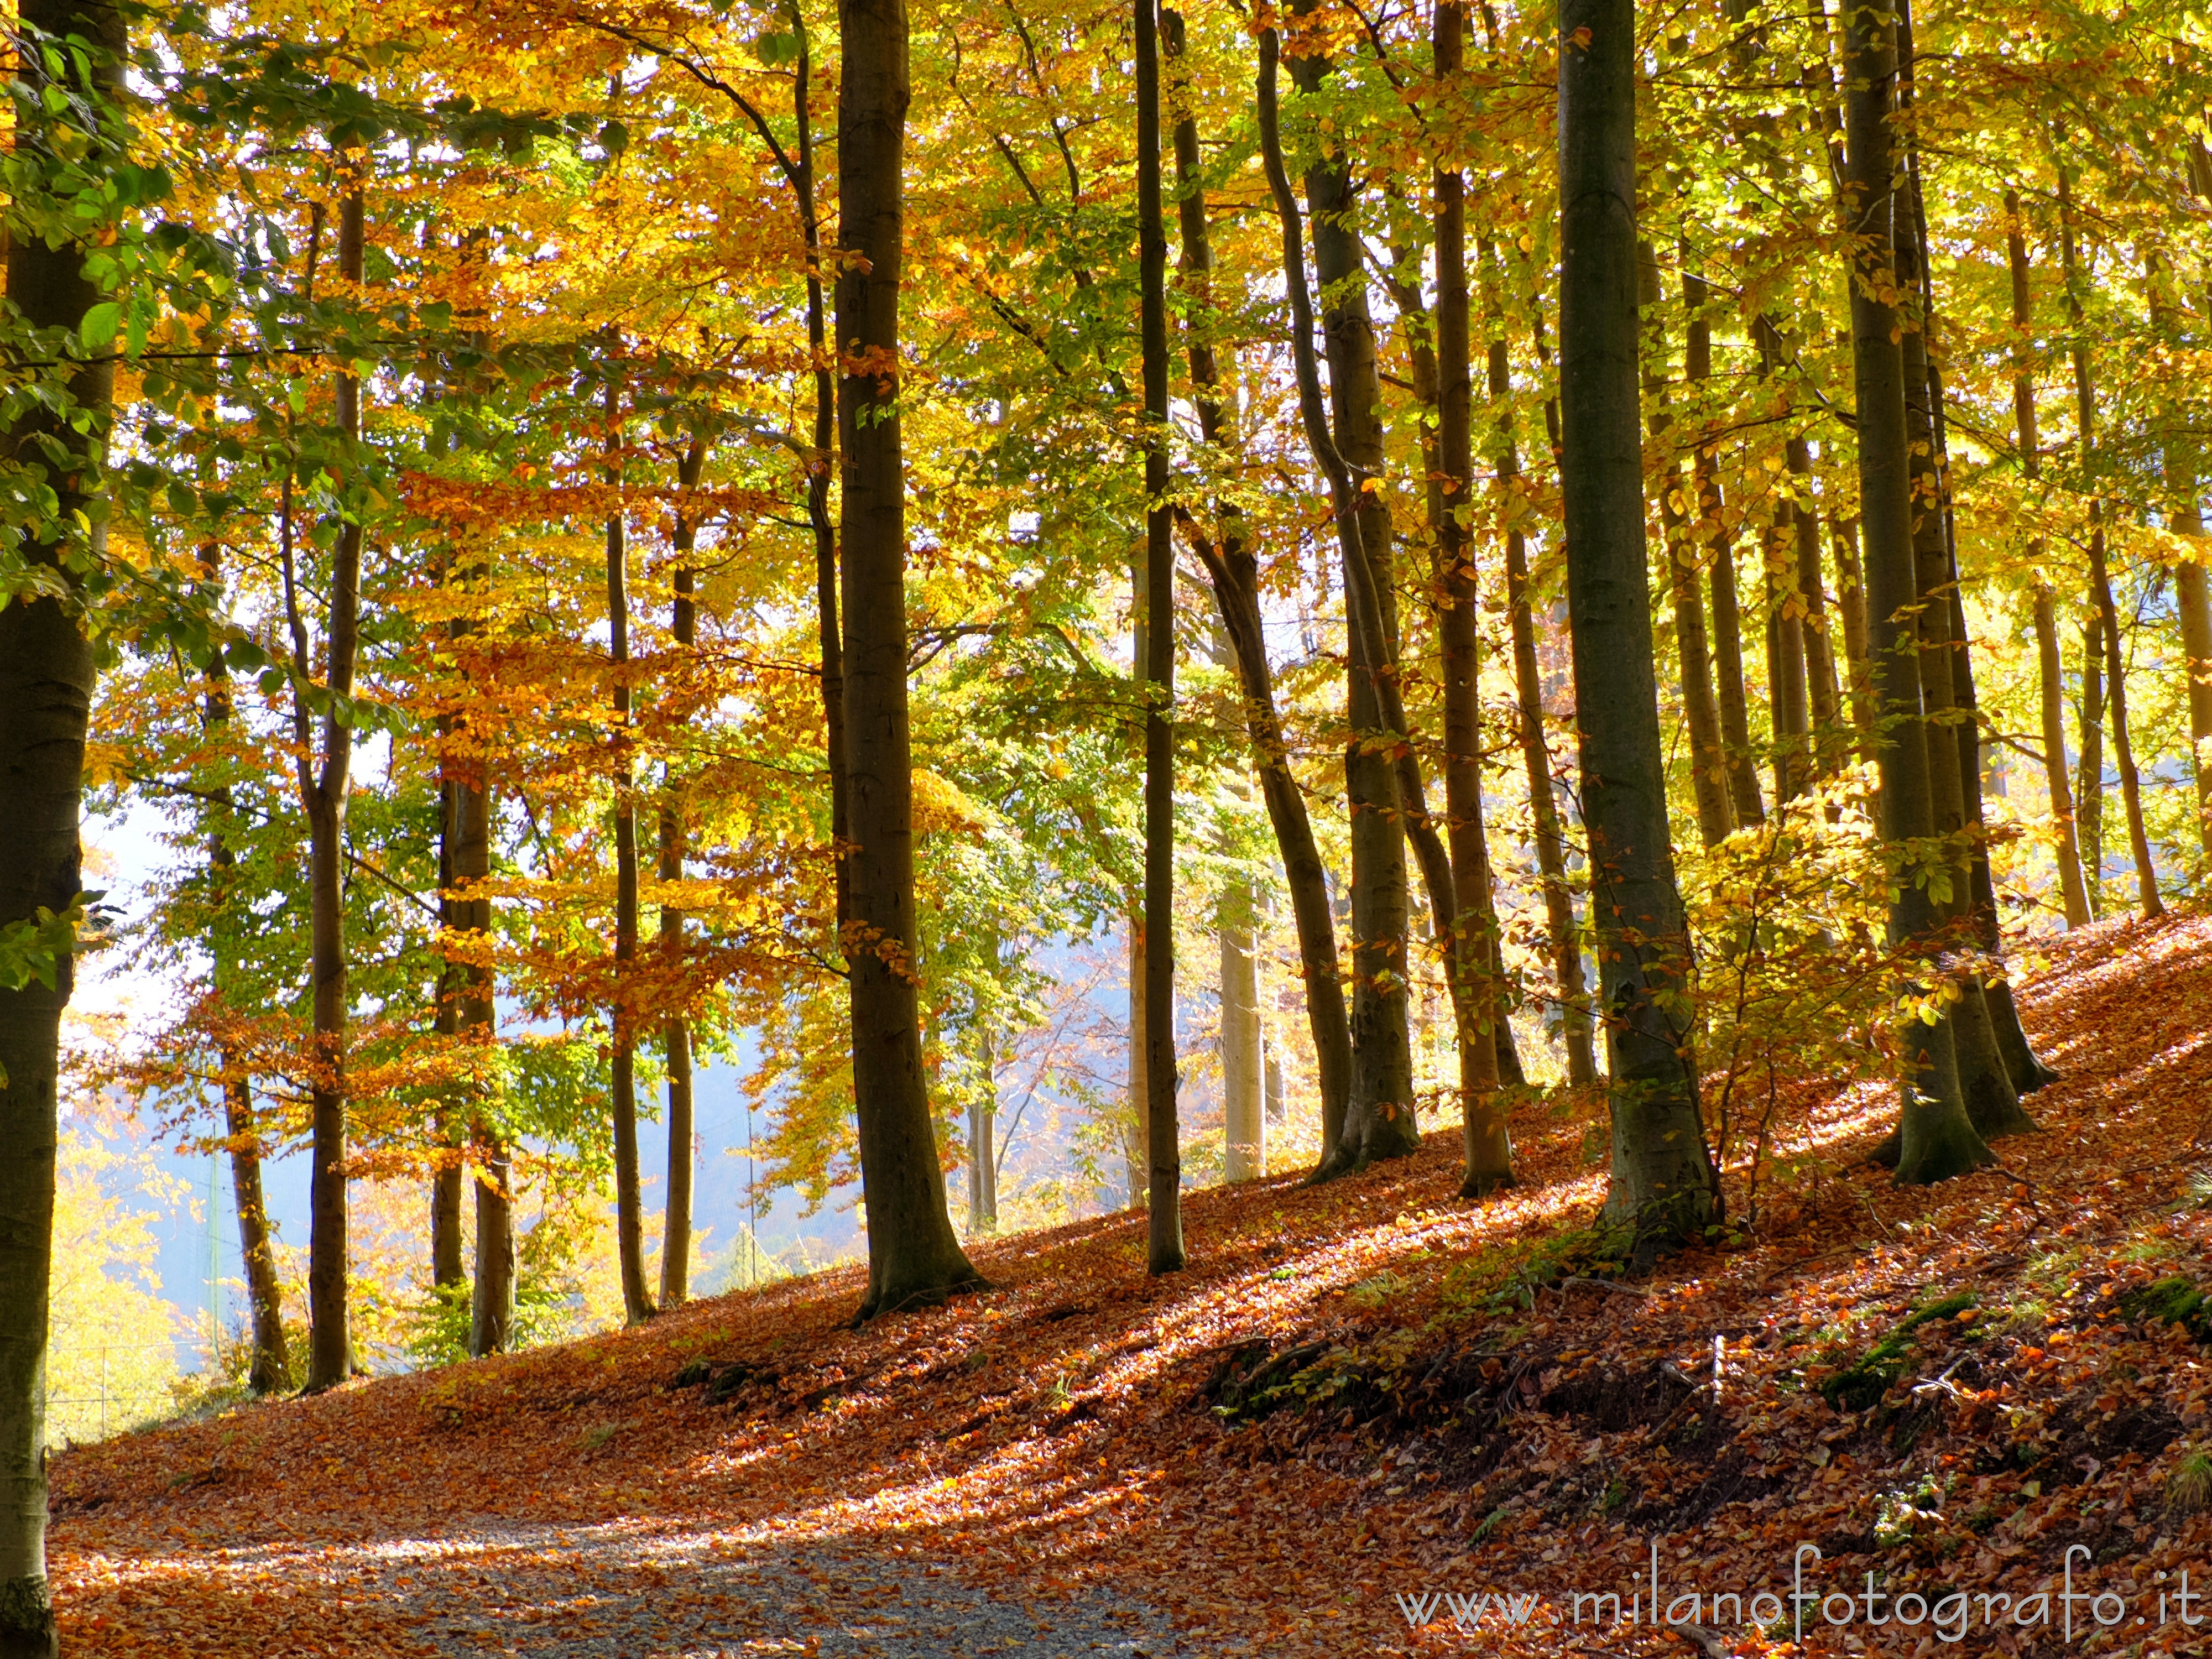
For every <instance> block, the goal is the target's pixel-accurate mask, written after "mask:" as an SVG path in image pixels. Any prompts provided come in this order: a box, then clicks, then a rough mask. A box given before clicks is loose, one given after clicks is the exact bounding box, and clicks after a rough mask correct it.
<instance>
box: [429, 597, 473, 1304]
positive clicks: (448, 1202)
mask: <svg viewBox="0 0 2212 1659" xmlns="http://www.w3.org/2000/svg"><path fill="white" fill-rule="evenodd" d="M452 632H453V634H454V635H458V634H459V632H460V628H459V624H458V623H456V624H454V626H453V629H452ZM437 730H438V749H439V762H438V768H439V773H440V776H439V779H438V931H439V933H440V935H441V943H442V942H443V939H444V938H445V936H447V935H450V934H451V933H452V932H453V929H454V927H456V926H457V925H458V924H457V923H456V922H455V921H454V920H453V897H452V895H453V865H454V859H455V857H456V855H457V853H458V850H459V840H460V819H459V813H460V800H459V785H458V784H457V783H456V782H455V781H454V780H453V777H452V776H451V772H452V761H451V755H452V750H453V741H454V740H453V732H454V722H453V718H452V716H450V715H444V714H441V715H440V716H439V718H438V726H437ZM435 995H436V997H437V999H438V1006H437V1008H436V1010H435V1012H433V1014H432V1015H431V1018H430V1029H431V1030H433V1031H434V1032H435V1033H436V1034H437V1035H438V1036H440V1037H442V1038H444V1039H446V1040H447V1046H448V1047H449V1048H451V1047H453V1046H455V1045H453V1041H452V1040H453V1037H454V1036H456V1035H458V1033H459V1030H460V1015H461V1008H460V997H461V964H460V963H458V962H455V961H453V959H452V958H451V957H447V959H446V960H445V961H444V962H442V963H440V964H439V968H438V981H437V989H436V992H435ZM448 1063H449V1064H453V1065H458V1063H459V1062H458V1058H457V1057H449V1060H448ZM431 1127H432V1139H433V1140H434V1141H435V1145H436V1147H437V1156H438V1163H437V1164H436V1166H435V1168H434V1169H433V1170H431V1172H430V1283H431V1285H432V1287H433V1288H434V1289H435V1291H437V1292H438V1293H439V1294H441V1295H442V1296H450V1297H455V1298H457V1299H458V1297H459V1295H460V1293H461V1291H460V1287H461V1285H463V1284H465V1282H466V1281H467V1279H468V1276H469V1271H468V1264H467V1261H466V1260H465V1253H464V1251H463V1250H462V1248H461V1193H462V1188H463V1186H464V1185H465V1182H467V1180H468V1166H467V1160H466V1159H465V1158H464V1157H463V1155H462V1152H461V1142H460V1137H461V1127H460V1124H459V1120H458V1118H457V1117H456V1115H455V1114H454V1111H453V1103H452V1102H451V1101H450V1100H449V1099H447V1098H445V1097H441V1098H440V1100H439V1101H438V1103H437V1108H436V1115H435V1117H434V1119H433V1120H432V1124H431Z"/></svg>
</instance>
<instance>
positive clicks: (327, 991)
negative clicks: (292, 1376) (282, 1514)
mask: <svg viewBox="0 0 2212 1659" xmlns="http://www.w3.org/2000/svg"><path fill="white" fill-rule="evenodd" d="M345 165H346V166H347V167H349V168H351V169H355V170H356V177H355V178H354V179H353V181H352V183H351V185H350V186H349V188H348V190H347V191H346V193H345V197H344V199H343V202H342V203H341V204H340V206H339V209H338V275H339V276H341V277H342V278H343V279H345V280H346V281H348V282H350V283H359V282H360V281H361V276H362V234H363V225H362V190H361V183H360V179H359V176H358V170H360V169H365V168H366V167H368V158H367V157H366V156H365V155H362V154H361V153H360V152H357V151H356V152H354V153H353V155H351V157H350V158H349V160H348V161H347V162H346V163H345ZM337 423H338V430H339V433H340V435H342V436H343V438H344V439H345V441H347V443H348V444H349V445H353V446H357V445H358V444H359V443H360V441H361V383H360V381H358V380H356V379H355V377H354V376H353V375H352V374H350V373H341V374H339V375H338V376H337ZM330 595H331V597H330V613H329V620H328V625H327V627H326V629H325V635H324V652H325V658H326V662H325V684H326V685H327V687H328V690H329V691H330V702H329V703H328V704H327V705H326V708H327V712H326V713H325V715H324V717H323V738H322V764H321V768H320V770H319V773H316V774H313V775H311V772H310V769H311V768H312V767H313V759H312V752H311V750H309V749H308V748H307V745H306V744H304V743H303V744H302V745H301V751H300V762H299V767H300V784H301V793H302V794H303V795H304V796H305V797H306V800H305V803H304V804H305V805H306V808H307V829H308V877H307V879H308V889H309V893H310V909H311V914H312V915H313V923H312V928H313V945H312V951H311V955H312V958H313V969H312V971H313V981H314V1030H315V1069H314V1080H313V1085H312V1088H311V1091H310V1093H311V1097H312V1101H313V1105H312V1108H311V1121H312V1124H313V1130H312V1134H311V1156H312V1159H313V1161H312V1163H311V1164H310V1166H309V1174H308V1177H307V1180H308V1196H307V1210H308V1235H307V1322H308V1326H307V1391H308V1392H309V1393H311V1394H313V1393H319V1392H320V1391H321V1390H323V1389H331V1388H336V1387H337V1385H338V1384H339V1383H343V1382H344V1381H345V1380H346V1378H347V1377H348V1376H350V1375H351V1374H352V1371H353V1334H352V1330H351V1328H350V1326H349V1322H348V1316H347V1305H346V1303H347V1284H346V1280H347V1274H348V1271H349V1268H348V1248H347V1241H346V1228H347V1218H346V1210H347V1204H346V1167H345V1166H346V1156H347V1152H346V1081H345V1066H346V1015H347V991H346V955H345V884H344V881H343V869H342V866H343V861H344V854H345V819H346V794H347V791H348V789H349V787H350V770H351V767H352V763H353V725H352V716H351V714H350V712H349V710H348V709H347V708H346V707H345V705H344V704H343V703H342V702H340V701H339V700H340V699H341V698H343V699H350V698H351V697H352V696H353V677H354V664H355V659H356V656H357V655H358V654H359V652H360V647H361V525H360V522H359V520H358V519H357V518H356V517H355V516H354V515H353V514H350V513H349V514H347V515H346V516H345V517H343V519H342V520H341V521H340V523H339V526H338V533H337V546H336V550H335V552H334V555H333V557H332V562H331V589H330ZM299 654H301V655H304V653H299ZM297 666H298V667H299V668H300V669H301V682H300V683H301V684H304V683H305V677H306V665H305V663H304V662H302V663H300V664H298V665H297ZM298 695H299V694H298V693H296V692H295V698H296V697H297V696H298ZM295 723H296V724H297V725H298V726H305V725H306V723H307V713H306V710H305V709H304V708H301V709H300V710H299V711H298V712H297V713H296V714H295Z"/></svg>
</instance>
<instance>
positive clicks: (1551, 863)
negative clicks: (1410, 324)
mask: <svg viewBox="0 0 2212 1659" xmlns="http://www.w3.org/2000/svg"><path fill="white" fill-rule="evenodd" d="M1493 310H1494V311H1495V313H1496V314H1497V317H1498V323H1499V325H1500V329H1501V332H1499V333H1498V334H1497V335H1494V336H1493V337H1492V339H1491V342H1490V361H1489V369H1490V395H1491V398H1492V400H1493V401H1494V402H1495V403H1496V404H1497V405H1498V408H1499V410H1501V415H1500V418H1499V441H1498V457H1497V459H1496V462H1495V466H1496V469H1497V473H1498V483H1499V486H1500V487H1501V488H1502V489H1505V490H1508V491H1515V490H1516V489H1517V487H1518V484H1519V480H1520V476H1521V463H1520V456H1519V454H1518V453H1517V451H1516V447H1515V445H1514V441H1513V433H1512V428H1511V426H1510V405H1509V404H1507V402H1506V399H1507V398H1509V397H1510V394H1511V392H1512V385H1513V380H1512V374H1511V365H1510V362H1509V361H1508V359H1507V356H1506V343H1505V339H1504V334H1503V332H1502V329H1503V325H1504V308H1503V306H1502V304H1501V305H1498V306H1495V307H1493ZM1509 513H1510V509H1509ZM1505 589H1506V606H1507V609H1508V610H1509V611H1510V613H1511V623H1512V629H1513V678H1514V687H1515V690H1516V696H1517V700H1518V702H1519V704H1520V711H1521V720H1520V738H1521V762H1522V769H1523V771H1524V772H1525V773H1526V775H1527V777H1528V814H1529V817H1530V819H1531V821H1532V823H1533V826H1534V830H1535V842H1536V868H1537V872H1538V873H1539V874H1540V875H1541V877H1542V878H1543V883H1544V922H1545V928H1546V931H1547V934H1548V935H1549V939H1550V944H1551V951H1552V970H1553V976H1554V979H1555V981H1556V983H1557V985H1558V987H1559V1010H1560V1018H1561V1024H1562V1030H1563V1031H1564V1034H1565V1039H1566V1049H1567V1081H1568V1082H1569V1083H1571V1084H1572V1085H1575V1086H1576V1087H1577V1088H1582V1087H1586V1086H1588V1085H1591V1084H1594V1083H1595V1082H1596V1081H1597V1059H1596V1056H1595V1054H1593V1053H1592V1052H1591V1043H1590V1018H1589V988H1588V987H1587V986H1586V985H1585V983H1584V981H1583V950H1582V933H1581V930H1580V929H1579V928H1578V927H1577V926H1576V925H1575V900H1574V894H1573V892H1572V890H1571V889H1570V888H1569V887H1568V885H1567V857H1566V842H1565V838H1564V837H1563V836H1561V835H1560V833H1559V802H1558V800H1557V799H1555V798H1554V796H1553V793H1552V792H1553V778H1552V751H1551V745H1550V744H1549V742H1548V741H1547V738H1546V737H1545V733H1544V680H1543V675H1542V672H1541V669H1540V668H1539V666H1538V665H1537V661H1536V623H1535V615H1534V606H1533V605H1532V603H1531V599H1530V595H1529V592H1528V543H1527V540H1526V538H1524V537H1523V536H1522V531H1521V526H1520V518H1519V515H1518V514H1517V513H1510V516H1509V517H1508V520H1507V528H1506V532H1505Z"/></svg>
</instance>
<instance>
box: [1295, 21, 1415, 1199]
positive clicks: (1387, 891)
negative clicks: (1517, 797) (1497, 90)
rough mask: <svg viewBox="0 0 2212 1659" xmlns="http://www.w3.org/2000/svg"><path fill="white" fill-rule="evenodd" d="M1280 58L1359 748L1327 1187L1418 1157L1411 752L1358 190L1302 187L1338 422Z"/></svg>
mask: <svg viewBox="0 0 2212 1659" xmlns="http://www.w3.org/2000/svg"><path fill="white" fill-rule="evenodd" d="M1280 52H1281V42H1280V40H1279V38H1278V36H1277V34H1276V33H1275V31H1274V30H1273V29H1263V30H1262V31H1261V36H1260V82H1259V100H1258V102H1259V116H1260V131H1261V160H1262V161H1263V163H1264V164H1265V166H1266V167H1267V179H1268V186H1269V190H1270V191H1271V193H1272V194H1273V197H1274V201H1275V210H1276V215H1277V217H1278V219H1279V221H1280V222H1281V225H1282V233H1283V272H1284V277H1285V287H1286V289H1287V291H1288V293H1289V296H1290V301H1291V356H1292V358H1293V361H1294V363H1295V365H1296V368H1297V384H1298V408H1299V415H1300V420H1301V423H1302V424H1303V425H1304V428H1305V433H1306V442H1307V446H1308V447H1309V448H1310V450H1311V451H1312V453H1313V455H1314V459H1315V460H1316V463H1317V464H1318V465H1320V466H1321V468H1322V471H1323V473H1324V474H1325V475H1326V476H1327V477H1328V486H1329V498H1330V501H1331V505H1332V507H1333V509H1334V517H1335V521H1336V532H1337V541H1338V546H1339V550H1340V553H1341V555H1342V557H1343V561H1344V575H1345V611H1346V621H1347V622H1348V623H1349V625H1350V633H1351V650H1350V652H1349V653H1347V654H1348V655H1349V658H1350V682H1351V686H1350V690H1351V695H1350V697H1349V700H1348V701H1349V708H1348V712H1349V714H1350V718H1351V724H1352V730H1353V733H1354V737H1353V740H1352V744H1351V746H1350V749H1349V751H1348V753H1347V755H1346V762H1345V777H1346V795H1347V799H1348V804H1349V806H1350V809H1351V816H1352V825H1351V830H1352V835H1351V839H1352V1020H1351V1025H1352V1095H1351V1098H1350V1100H1349V1101H1348V1102H1347V1103H1346V1112H1345V1126H1344V1131H1343V1134H1342V1136H1341V1138H1340V1139H1339V1140H1338V1141H1337V1142H1336V1143H1335V1144H1334V1145H1332V1146H1326V1147H1324V1148H1323V1149H1322V1163H1321V1165H1320V1167H1319V1168H1318V1169H1317V1170H1316V1171H1315V1174H1316V1177H1317V1178H1322V1179H1326V1178H1328V1176H1334V1175H1337V1174H1340V1173H1343V1172H1345V1171H1346V1170H1351V1169H1354V1168H1358V1167H1361V1166H1364V1164H1368V1163H1370V1162H1372V1161H1374V1160H1375V1159H1376V1158H1395V1157H1403V1156H1406V1155H1407V1154H1409V1153H1411V1152H1413V1151H1414V1150H1415V1149H1416V1148H1417V1147H1418V1146H1419V1144H1420V1140H1419V1129H1418V1127H1417V1125H1416V1124H1415V1121H1414V1116H1413V1047H1412V1042H1411V1038H1410V1036H1409V1034H1408V1032H1407V959H1406V939H1407V889H1406V865H1405V835H1404V824H1403V818H1402V815H1401V810H1400V800H1399V793H1398V790H1399V781H1400V774H1399V773H1398V772H1397V770H1396V769H1394V768H1393V767H1392V766H1391V764H1390V763H1389V761H1388V760H1387V759H1385V758H1384V757H1383V756H1382V755H1381V754H1378V753H1376V752H1375V751H1376V749H1377V748H1385V749H1387V748H1389V747H1393V746H1395V744H1399V743H1402V742H1404V741H1406V732H1407V726H1406V720H1405V714H1404V709H1403V708H1402V706H1401V704H1400V702H1399V698H1398V686H1397V680H1396V672H1395V670H1396V653H1395V647H1394V644H1393V634H1394V631H1395V630H1394V629H1392V627H1391V616H1390V610H1389V575H1388V573H1389V562H1388V561H1389V514H1388V513H1387V512H1385V511H1384V510H1383V508H1382V507H1381V505H1380V503H1379V500H1378V499H1377V498H1376V496H1375V495H1372V494H1370V493H1368V492H1363V491H1361V490H1360V489H1358V488H1357V486H1356V484H1355V483H1354V470H1355V469H1358V472H1359V474H1360V475H1361V476H1365V477H1371V476H1375V475H1376V473H1378V472H1379V470H1380V468H1381V465H1382V460H1383V453H1382V452H1383V445H1382V431H1381V428H1380V425H1379V423H1378V418H1377V410H1378V409H1379V405H1380V402H1381V383H1380V380H1379V378H1378V376H1377V373H1376V362H1375V340H1374V331H1373V328H1372V325H1371V324H1370V322H1369V320H1368V316H1367V303H1366V287H1365V282H1364V268H1363V265H1362V263H1361V260H1360V257H1359V248H1358V238H1357V237H1356V236H1355V235H1353V234H1352V231H1351V229H1350V228H1349V226H1348V225H1347V224H1346V214H1347V213H1348V212H1349V210H1350V206H1351V186H1350V180H1349V178H1348V176H1347V175H1346V173H1345V171H1344V168H1343V165H1342V162H1341V161H1340V159H1332V158H1330V157H1328V156H1324V157H1323V158H1322V160H1320V161H1317V162H1316V164H1315V166H1314V167H1312V168H1311V169H1310V170H1309V171H1308V173H1307V175H1306V190H1307V200H1308V203H1309V204H1310V207H1311V208H1312V210H1313V213H1314V218H1315V228H1314V256H1315V273H1316V277H1317V278H1318V280H1319V283H1320V285H1321V288H1322V292H1323V293H1324V294H1332V293H1333V294H1338V295H1342V296H1344V297H1343V298H1342V299H1341V301H1340V302H1339V303H1337V304H1335V305H1334V306H1332V307H1329V308H1328V312H1327V313H1325V316H1326V321H1327V325H1328V355H1329V383H1330V395H1331V398H1332V399H1333V401H1334V410H1333V411H1332V410H1330V409H1329V408H1328V404H1325V403H1324V401H1323V398H1322V386H1321V371H1320V366H1319V364H1318V362H1316V356H1315V353H1314V350H1313V331H1314V329H1313V298H1312V294H1311V291H1310V289H1308V287H1307V284H1306V276H1305V253H1304V232H1303V230H1302V228H1301V225H1302V219H1301V216H1300V214H1299V212H1298V206H1297V197H1296V196H1295V195H1293V194H1292V192H1291V183H1290V176H1289V173H1287V171H1286V170H1285V167H1284V164H1283V154H1282V137H1281V133H1280V130H1279V118H1278V114H1277V109H1276V95H1275V83H1276V70H1277V65H1278V64H1279V61H1280ZM1299 62H1300V64H1301V65H1302V66H1303V67H1302V68H1301V69H1300V70H1299V71H1298V72H1299V74H1300V76H1301V77H1302V81H1304V82H1313V83H1315V84H1317V83H1318V80H1319V77H1320V76H1321V74H1322V72H1323V68H1324V66H1322V65H1321V64H1317V62H1316V60H1315V59H1312V58H1304V59H1301V60H1299ZM1332 413H1333V415H1334V430H1332ZM1340 437H1341V439H1342V441H1343V444H1342V447H1340V443H1339V439H1340ZM1370 538H1374V544H1372V545H1370Z"/></svg>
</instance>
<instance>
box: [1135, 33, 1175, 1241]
mask: <svg viewBox="0 0 2212 1659" xmlns="http://www.w3.org/2000/svg"><path fill="white" fill-rule="evenodd" d="M1135 24H1136V48H1137V246H1138V264H1139V295H1138V303H1139V313H1140V314H1139V335H1140V336H1141V350H1142V355H1143V357H1144V384H1145V587H1146V615H1147V619H1148V623H1149V627H1150V635H1149V637H1148V638H1147V640H1146V647H1147V649H1146V656H1145V692H1146V700H1145V701H1146V707H1145V1131H1146V1139H1147V1141H1148V1143H1149V1144H1148V1145H1147V1146H1146V1153H1147V1158H1146V1164H1147V1170H1146V1173H1147V1175H1148V1176H1149V1178H1150V1190H1149V1191H1148V1192H1147V1193H1146V1201H1145V1210H1146V1215H1147V1216H1149V1217H1150V1218H1151V1222H1150V1226H1149V1228H1148V1229H1147V1233H1146V1257H1147V1265H1148V1266H1149V1267H1150V1269H1151V1271H1152V1272H1153V1273H1176V1272H1178V1271H1180V1270H1181V1268H1182V1265H1183V1243H1182V1127H1181V1125H1180V1123H1179V1122H1178V1121H1177V1115H1176V1085H1177V1084H1178V1083H1180V1082H1181V1080H1182V1079H1181V1076H1180V1073H1179V1070H1178V1067H1177V1066H1176V1049H1175V957H1176V952H1175V829H1176V826H1175V727H1174V725H1173V720H1174V714H1175V655H1176V652H1175V646H1176V630H1175V520H1174V509H1173V508H1172V507H1170V505H1169V502H1168V499H1167V493H1168V455H1167V421H1168V301H1167V278H1168V233H1167V224H1166V218H1165V213H1164V207H1163V204H1162V195H1163V192H1162V188H1161V180H1160V52H1159V20H1158V15H1157V14H1156V12H1155V11H1154V9H1153V0H1136V16H1135Z"/></svg>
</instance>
